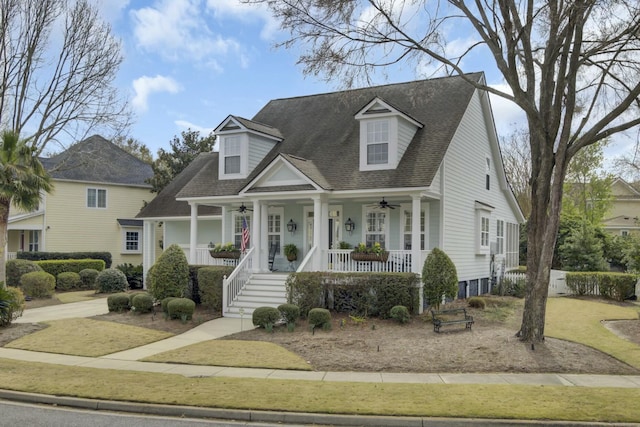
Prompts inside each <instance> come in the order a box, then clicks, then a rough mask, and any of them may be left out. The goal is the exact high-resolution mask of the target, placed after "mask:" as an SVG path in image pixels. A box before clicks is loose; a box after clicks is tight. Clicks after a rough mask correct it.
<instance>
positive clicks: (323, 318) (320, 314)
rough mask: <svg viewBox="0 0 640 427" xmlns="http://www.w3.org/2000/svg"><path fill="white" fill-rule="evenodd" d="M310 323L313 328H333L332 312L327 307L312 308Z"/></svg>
mask: <svg viewBox="0 0 640 427" xmlns="http://www.w3.org/2000/svg"><path fill="white" fill-rule="evenodd" d="M309 325H311V326H312V327H313V329H316V328H322V329H331V312H330V311H329V310H327V309H326V308H312V309H311V310H309Z"/></svg>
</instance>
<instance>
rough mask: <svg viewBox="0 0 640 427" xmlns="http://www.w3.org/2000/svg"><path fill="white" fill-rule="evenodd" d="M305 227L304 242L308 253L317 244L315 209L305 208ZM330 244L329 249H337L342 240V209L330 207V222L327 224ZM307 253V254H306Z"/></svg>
mask: <svg viewBox="0 0 640 427" xmlns="http://www.w3.org/2000/svg"><path fill="white" fill-rule="evenodd" d="M304 215H305V227H304V241H305V245H304V247H305V249H306V252H309V250H311V248H312V247H313V245H314V244H315V239H314V235H313V224H314V216H313V208H312V207H309V208H305V211H304ZM327 233H328V236H327V237H328V242H329V248H337V247H338V245H339V243H340V240H341V238H342V208H341V207H333V206H332V207H330V210H329V222H328V224H327ZM306 252H305V253H306Z"/></svg>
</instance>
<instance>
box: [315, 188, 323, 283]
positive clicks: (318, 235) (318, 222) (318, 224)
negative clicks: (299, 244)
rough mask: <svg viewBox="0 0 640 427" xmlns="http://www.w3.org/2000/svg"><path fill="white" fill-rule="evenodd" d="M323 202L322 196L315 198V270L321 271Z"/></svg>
mask: <svg viewBox="0 0 640 427" xmlns="http://www.w3.org/2000/svg"><path fill="white" fill-rule="evenodd" d="M321 211H322V203H321V200H320V197H315V198H314V199H313V241H314V245H315V246H316V252H315V254H314V256H313V270H314V271H320V265H321V262H322V212H321Z"/></svg>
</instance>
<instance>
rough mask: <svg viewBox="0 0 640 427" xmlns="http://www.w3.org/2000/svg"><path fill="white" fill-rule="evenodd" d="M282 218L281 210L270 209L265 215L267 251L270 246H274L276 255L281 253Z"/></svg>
mask: <svg viewBox="0 0 640 427" xmlns="http://www.w3.org/2000/svg"><path fill="white" fill-rule="evenodd" d="M282 216H283V210H282V208H279V209H270V210H269V212H268V213H267V241H268V242H269V251H271V245H276V247H277V248H278V249H277V250H276V254H280V253H281V252H282Z"/></svg>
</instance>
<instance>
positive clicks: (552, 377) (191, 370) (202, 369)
mask: <svg viewBox="0 0 640 427" xmlns="http://www.w3.org/2000/svg"><path fill="white" fill-rule="evenodd" d="M106 312H108V310H107V303H106V299H104V298H102V299H96V300H91V301H87V302H77V303H71V304H61V305H56V306H49V307H42V308H35V309H31V310H26V311H25V313H24V314H23V316H22V317H20V318H19V319H17V323H35V322H43V321H48V320H57V319H66V318H71V317H88V316H94V315H98V314H104V313H106ZM250 328H253V325H252V324H251V319H242V320H241V319H236V318H219V319H215V320H211V321H208V322H205V323H203V324H201V325H198V326H197V327H195V328H193V329H191V330H189V331H187V332H185V333H183V334H181V335H177V336H174V337H171V338H167V339H165V340H161V341H157V342H154V343H151V344H147V345H144V346H141V347H137V348H133V349H130V350H125V351H121V352H118V353H113V354H109V355H106V356H102V357H98V358H92V357H80V356H68V355H60V354H51V353H42V352H34V351H26V350H15V349H10V348H0V358H5V359H15V360H24V361H30V362H42V363H52V364H59V365H67V366H82V367H86V368H98V369H120V370H127V371H143V372H159V373H160V372H161V373H171V374H180V375H184V376H187V377H237V378H264V379H292V380H311V381H335V382H367V383H371V382H375V383H414V384H415V383H424V384H519V385H549V386H573V387H621V388H640V375H637V376H631V375H583V374H513V373H493V374H457V373H441V374H431V373H429V374H427V373H387V372H326V371H313V372H308V371H290V370H278V369H251V368H228V367H222V366H200V365H183V364H173V363H155V362H140V360H141V359H144V358H146V357H149V356H152V355H154V354H158V353H162V352H165V351H169V350H173V349H176V348H180V347H184V346H187V345H191V344H195V343H198V342H202V341H207V340H212V339H216V338H220V337H223V336H226V335H231V334H234V333H237V332H241V331H242V330H247V329H250Z"/></svg>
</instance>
